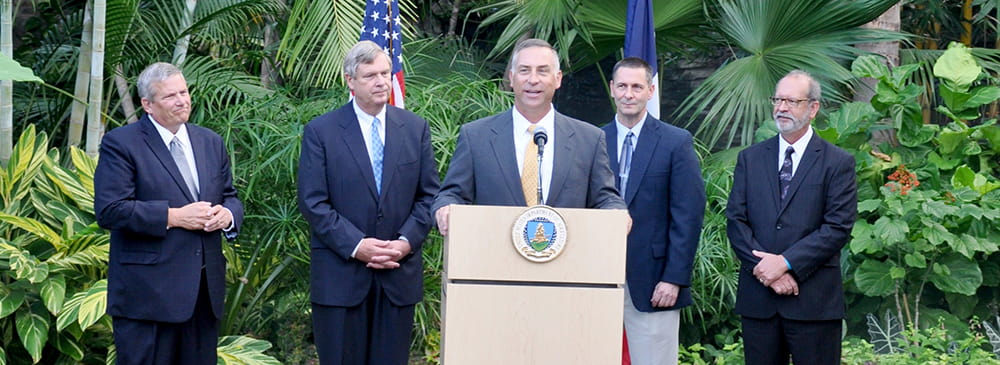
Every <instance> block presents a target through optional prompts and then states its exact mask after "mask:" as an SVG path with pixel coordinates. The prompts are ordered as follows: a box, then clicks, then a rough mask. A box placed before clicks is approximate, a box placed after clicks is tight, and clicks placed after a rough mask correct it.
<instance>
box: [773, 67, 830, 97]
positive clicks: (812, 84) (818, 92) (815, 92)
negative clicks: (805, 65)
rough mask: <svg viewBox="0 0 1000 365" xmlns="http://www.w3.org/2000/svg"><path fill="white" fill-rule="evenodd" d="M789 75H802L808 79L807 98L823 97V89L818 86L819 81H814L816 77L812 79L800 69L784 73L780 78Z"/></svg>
mask: <svg viewBox="0 0 1000 365" xmlns="http://www.w3.org/2000/svg"><path fill="white" fill-rule="evenodd" d="M789 77H804V78H806V80H809V94H808V95H806V97H808V98H809V100H815V101H820V100H821V99H822V98H823V89H822V88H821V87H820V86H819V82H818V81H816V79H814V78H813V77H812V75H810V74H809V73H808V72H805V71H802V70H792V71H791V72H789V73H788V74H786V75H785V77H782V79H786V78H789Z"/></svg>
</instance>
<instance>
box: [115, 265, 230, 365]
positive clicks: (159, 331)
mask: <svg viewBox="0 0 1000 365" xmlns="http://www.w3.org/2000/svg"><path fill="white" fill-rule="evenodd" d="M135 305H142V303H138V302H137V303H135ZM111 321H112V325H113V326H114V337H115V349H116V351H117V354H118V355H117V356H118V362H117V364H118V365H133V364H134V365H139V364H142V365H148V364H155V365H171V364H178V365H181V364H184V365H187V364H201V365H214V364H215V363H216V361H217V355H216V347H217V346H218V342H219V319H218V318H215V313H213V312H212V303H211V301H210V300H209V298H208V284H207V283H206V282H205V273H204V271H203V272H202V275H201V288H200V289H198V300H197V303H196V304H195V307H194V314H193V315H192V316H191V319H188V320H187V321H185V322H181V323H165V322H153V321H141V320H135V319H129V318H124V317H113V318H112V319H111Z"/></svg>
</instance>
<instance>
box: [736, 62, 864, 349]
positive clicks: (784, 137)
mask: <svg viewBox="0 0 1000 365" xmlns="http://www.w3.org/2000/svg"><path fill="white" fill-rule="evenodd" d="M820 96H821V94H820V86H819V83H817V82H816V80H815V79H813V78H812V76H810V75H809V74H807V73H805V72H803V71H792V72H790V73H789V74H788V75H786V76H785V77H784V78H782V79H781V81H779V82H778V85H777V87H776V88H775V91H774V97H772V98H771V102H772V104H774V120H775V123H776V125H777V127H778V131H779V132H780V135H778V136H775V137H774V138H771V139H768V140H766V141H764V142H761V143H757V144H755V145H753V146H750V147H747V148H746V149H745V150H743V151H740V154H739V157H738V159H737V162H736V170H735V172H734V174H733V188H732V191H731V192H730V194H729V203H728V206H727V207H726V216H727V217H728V219H729V223H728V226H727V234H728V236H729V242H730V244H731V245H732V247H733V251H735V252H736V256H737V258H739V260H740V264H741V267H740V273H739V286H738V289H737V294H736V313H738V314H740V315H741V316H742V324H743V344H744V354H745V355H746V357H745V358H746V363H747V364H750V365H755V364H766V365H779V364H781V365H787V364H788V361H789V356H791V358H792V361H793V362H794V363H796V364H818V365H824V364H829V365H838V364H840V337H841V320H842V319H843V318H844V290H843V288H842V281H841V280H842V279H841V273H840V250H841V248H843V247H844V245H845V244H846V243H847V241H848V240H850V238H851V228H852V227H853V226H854V220H855V219H856V218H857V190H856V181H855V173H854V157H853V156H851V155H850V154H849V153H847V152H846V151H844V150H842V149H840V148H839V147H837V146H834V145H833V144H830V143H829V142H827V141H825V140H823V139H822V138H820V136H819V135H817V134H815V133H814V132H813V130H812V127H811V126H810V124H811V121H812V119H813V118H815V117H816V113H817V112H818V111H819V105H820Z"/></svg>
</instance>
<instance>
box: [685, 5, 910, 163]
mask: <svg viewBox="0 0 1000 365" xmlns="http://www.w3.org/2000/svg"><path fill="white" fill-rule="evenodd" d="M896 2H897V0H865V1H836V0H808V1H807V0H774V1H754V0H720V1H719V2H718V3H717V7H715V8H713V15H714V16H713V18H712V21H713V22H714V24H715V28H716V29H718V31H719V32H721V33H722V34H723V35H724V36H725V38H726V40H727V41H728V42H729V44H730V46H735V47H737V48H738V49H739V50H740V53H741V54H744V53H745V54H747V55H746V56H738V55H734V56H733V57H734V59H733V60H732V61H730V62H727V63H725V64H723V66H722V67H720V68H719V70H717V71H716V72H715V73H713V74H712V76H710V77H709V78H708V79H707V80H706V81H705V82H704V83H702V84H701V85H699V86H698V88H696V89H695V91H694V92H693V93H692V94H691V95H689V96H688V97H687V98H685V100H684V101H683V103H682V104H681V106H680V108H678V110H677V111H676V112H675V113H674V117H675V118H678V119H681V120H682V124H684V125H686V126H688V127H691V126H693V125H694V124H695V123H697V122H701V123H700V124H699V125H698V127H697V129H696V132H695V134H696V136H697V137H699V139H700V140H702V141H703V142H704V143H706V144H707V145H709V146H712V147H717V148H726V147H729V146H732V145H734V144H748V143H750V142H751V141H752V140H753V134H754V130H755V129H756V127H757V125H758V124H759V123H760V122H762V121H765V120H769V119H770V111H771V107H770V105H769V104H768V103H767V102H766V100H767V97H768V96H770V94H771V92H772V91H773V88H774V85H775V83H777V81H778V79H779V78H780V77H781V76H783V75H784V74H785V73H787V72H788V71H791V70H793V69H802V70H805V71H807V72H810V73H812V74H813V76H814V77H815V78H816V79H817V80H818V81H819V82H820V84H821V85H822V87H823V91H824V93H825V97H826V98H827V99H830V100H833V101H835V102H840V101H844V100H846V99H847V95H845V93H844V91H843V90H846V89H848V88H849V86H850V83H849V81H850V80H851V79H852V76H851V74H850V71H849V70H848V69H847V68H846V67H845V66H844V65H846V64H847V63H848V62H849V61H850V60H851V59H853V58H854V57H855V56H856V55H857V54H860V53H861V52H862V51H860V50H858V49H856V48H854V47H853V45H854V44H856V43H862V42H878V41H895V40H900V39H903V38H904V36H903V35H902V34H899V33H892V32H886V31H879V30H872V29H860V28H857V26H858V25H860V24H864V23H867V22H869V21H871V20H872V19H875V18H876V17H878V16H879V15H881V14H882V13H883V12H885V10H886V9H888V8H889V7H891V6H892V5H894V4H895V3H896Z"/></svg>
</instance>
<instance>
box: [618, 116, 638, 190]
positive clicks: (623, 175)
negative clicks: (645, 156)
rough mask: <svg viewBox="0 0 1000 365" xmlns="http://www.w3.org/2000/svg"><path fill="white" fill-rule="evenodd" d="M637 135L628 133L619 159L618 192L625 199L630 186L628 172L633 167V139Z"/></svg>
mask: <svg viewBox="0 0 1000 365" xmlns="http://www.w3.org/2000/svg"><path fill="white" fill-rule="evenodd" d="M634 136H635V134H634V133H632V132H628V134H626V135H625V143H623V144H622V155H621V156H620V158H619V159H618V181H620V182H619V184H618V192H619V193H621V195H622V197H623V198H624V197H625V187H626V186H628V172H629V170H630V169H631V167H632V166H631V165H632V137H634Z"/></svg>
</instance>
